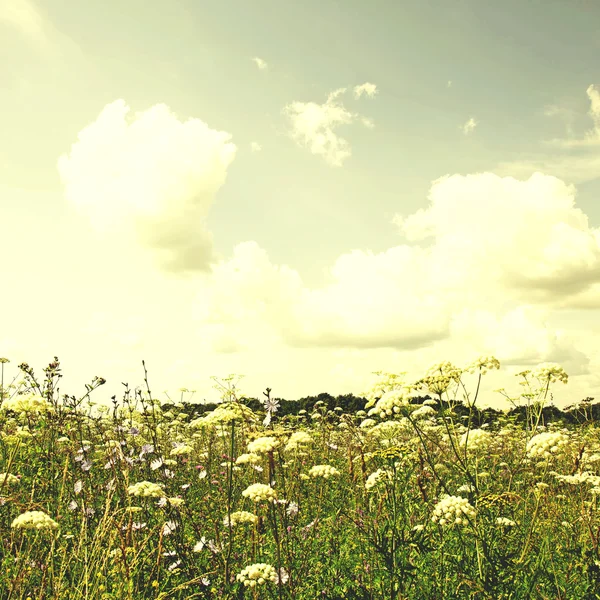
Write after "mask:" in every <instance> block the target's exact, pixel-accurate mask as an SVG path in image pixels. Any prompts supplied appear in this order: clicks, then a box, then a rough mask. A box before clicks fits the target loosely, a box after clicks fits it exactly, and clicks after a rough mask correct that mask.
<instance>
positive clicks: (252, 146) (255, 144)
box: [250, 142, 262, 152]
mask: <svg viewBox="0 0 600 600" xmlns="http://www.w3.org/2000/svg"><path fill="white" fill-rule="evenodd" d="M250 150H252V152H260V151H261V150H262V146H261V145H260V144H259V143H258V142H252V143H251V144H250Z"/></svg>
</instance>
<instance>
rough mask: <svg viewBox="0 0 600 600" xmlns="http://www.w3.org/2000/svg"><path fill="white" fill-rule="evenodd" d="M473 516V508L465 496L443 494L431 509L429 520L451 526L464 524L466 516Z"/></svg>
mask: <svg viewBox="0 0 600 600" xmlns="http://www.w3.org/2000/svg"><path fill="white" fill-rule="evenodd" d="M474 516H475V509H474V508H473V507H472V506H471V505H470V504H469V501H468V500H467V499H466V498H461V497H460V496H449V495H447V494H446V495H444V496H443V497H442V498H441V500H440V501H439V502H438V503H437V504H436V505H435V508H434V509H433V516H432V517H431V520H432V521H433V522H434V523H439V524H440V525H447V526H449V527H452V526H454V525H463V524H466V523H467V522H468V521H467V518H472V517H474Z"/></svg>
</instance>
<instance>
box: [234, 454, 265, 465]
mask: <svg viewBox="0 0 600 600" xmlns="http://www.w3.org/2000/svg"><path fill="white" fill-rule="evenodd" d="M259 462H260V456H259V455H258V454H253V453H250V454H240V455H239V456H238V457H237V459H236V461H235V464H236V465H248V464H250V465H257V464H258V463H259Z"/></svg>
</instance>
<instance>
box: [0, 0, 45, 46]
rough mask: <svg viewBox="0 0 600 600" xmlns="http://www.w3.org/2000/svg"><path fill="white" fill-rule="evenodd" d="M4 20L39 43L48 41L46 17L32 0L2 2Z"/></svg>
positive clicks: (0, 6)
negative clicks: (44, 17)
mask: <svg viewBox="0 0 600 600" xmlns="http://www.w3.org/2000/svg"><path fill="white" fill-rule="evenodd" d="M2 21H3V22H4V23H8V24H9V25H11V26H13V27H15V28H16V29H18V30H19V31H20V32H21V33H23V34H24V35H26V36H27V37H28V38H29V39H30V40H32V41H33V42H35V43H37V44H40V45H45V44H46V43H47V36H46V31H45V23H44V19H43V18H42V15H41V14H40V12H39V10H38V9H37V7H36V6H35V4H34V3H33V2H31V1H30V0H8V1H4V2H0V22H2Z"/></svg>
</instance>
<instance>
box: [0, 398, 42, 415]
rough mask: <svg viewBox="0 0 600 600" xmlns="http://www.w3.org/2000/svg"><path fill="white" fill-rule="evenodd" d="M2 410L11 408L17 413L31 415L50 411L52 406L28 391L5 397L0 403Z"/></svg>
mask: <svg viewBox="0 0 600 600" xmlns="http://www.w3.org/2000/svg"><path fill="white" fill-rule="evenodd" d="M2 410H12V411H14V412H16V413H18V414H25V415H26V414H29V415H31V414H40V413H46V412H52V410H53V407H52V404H50V403H49V402H48V401H47V400H46V399H45V398H42V397H41V396H37V395H36V394H31V393H30V394H24V395H21V396H13V397H12V398H7V399H6V400H5V401H4V402H3V403H2Z"/></svg>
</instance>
